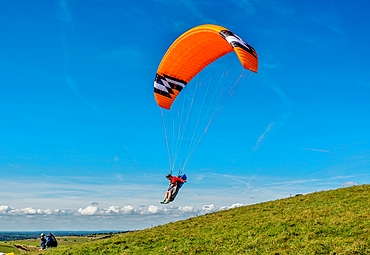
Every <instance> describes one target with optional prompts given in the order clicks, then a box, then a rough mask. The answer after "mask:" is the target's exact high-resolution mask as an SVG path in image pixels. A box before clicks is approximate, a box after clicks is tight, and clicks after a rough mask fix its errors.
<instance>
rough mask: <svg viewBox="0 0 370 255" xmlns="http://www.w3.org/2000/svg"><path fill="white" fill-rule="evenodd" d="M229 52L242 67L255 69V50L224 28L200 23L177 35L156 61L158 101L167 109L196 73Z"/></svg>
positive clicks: (256, 63) (155, 86) (256, 61)
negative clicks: (232, 53) (234, 54)
mask: <svg viewBox="0 0 370 255" xmlns="http://www.w3.org/2000/svg"><path fill="white" fill-rule="evenodd" d="M232 51H234V52H235V53H236V55H237V56H238V58H239V60H240V62H241V64H242V65H243V67H244V68H246V69H248V70H251V71H253V72H257V69H258V56H257V52H256V51H255V49H254V48H253V47H252V46H250V45H249V44H248V43H247V42H245V41H243V40H242V39H241V38H240V37H239V36H237V35H236V34H234V33H233V32H231V31H230V30H228V29H226V28H224V27H221V26H218V25H210V24H208V25H200V26H197V27H194V28H192V29H190V30H188V31H187V32H185V33H183V34H182V35H180V37H178V38H177V39H176V40H175V42H174V43H173V44H172V45H171V46H170V48H169V49H168V50H167V52H166V54H165V55H164V57H163V58H162V61H161V63H160V64H159V67H158V70H157V73H156V77H155V81H154V97H155V100H156V101H157V104H158V105H159V106H160V107H162V108H165V109H170V107H171V105H172V103H173V101H174V100H175V98H176V97H177V95H178V94H179V93H180V91H181V90H182V89H183V88H184V87H185V86H186V84H187V83H188V82H190V80H191V79H192V78H193V77H194V76H195V75H196V74H197V73H199V72H200V71H201V70H202V69H203V68H205V67H206V66H207V65H209V64H210V63H212V62H213V61H215V60H216V59H218V58H220V57H222V56H224V55H225V54H227V53H230V52H232Z"/></svg>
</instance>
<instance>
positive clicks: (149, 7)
mask: <svg viewBox="0 0 370 255" xmlns="http://www.w3.org/2000/svg"><path fill="white" fill-rule="evenodd" d="M369 11H370V5H369V4H368V3H367V1H355V2H353V1H309V2H308V1H304V2H302V1H273V0H266V1H255V0H233V1H228V3H227V4H225V2H224V1H219V0H209V1H207V0H206V1H184V0H183V1H167V0H158V1H130V3H127V2H125V1H118V0H105V1H103V0H95V1H89V2H88V3H87V2H83V1H72V0H70V1H67V0H60V1H56V0H55V1H42V2H38V3H35V2H30V1H28V2H27V1H8V2H7V3H4V4H3V7H2V10H1V15H0V22H1V23H2V26H1V28H0V33H1V40H0V82H1V83H0V86H1V93H0V109H1V111H0V119H1V123H2V125H1V132H0V175H1V185H0V194H1V195H0V230H45V231H46V230H55V229H59V230H63V229H67V230H101V229H117V230H128V229H141V228H146V227H150V226H153V225H157V224H163V223H166V222H169V221H174V220H178V219H184V218H188V217H192V216H195V215H199V214H202V213H207V212H213V211H217V210H222V209H227V208H230V207H233V206H239V205H247V204H253V203H259V202H263V201H269V200H275V199H279V198H285V197H289V196H290V195H294V194H297V193H309V192H315V191H320V190H328V189H336V188H340V187H342V186H346V185H351V184H367V183H369V182H370V174H369V170H370V169H369V168H370V156H369V155H370V153H369V152H370V139H369V138H370V133H369V130H370V118H369V114H370V101H369V100H368V98H369V96H370V70H369V58H370V48H369V47H368V42H369V41H370V33H369V29H368V25H367V24H370V20H369V19H370V18H369V15H368V13H369ZM207 23H212V24H218V25H221V26H224V27H226V28H228V29H230V30H231V31H233V32H234V33H236V34H237V35H239V36H240V37H242V38H243V39H244V40H246V41H247V42H248V43H250V44H251V45H252V46H253V47H254V48H255V49H256V51H257V53H258V55H259V71H258V73H257V74H252V75H250V73H248V72H245V76H244V77H243V78H242V80H241V81H239V82H238V86H237V89H236V91H235V93H234V95H233V96H232V98H231V99H230V101H229V102H228V104H227V105H226V107H225V108H224V109H223V110H222V111H221V113H220V115H219V116H218V118H217V119H216V121H215V122H214V123H213V124H212V126H211V128H210V129H209V131H208V132H207V134H206V136H204V139H203V140H202V141H201V143H200V145H199V147H198V148H197V151H196V153H195V155H194V157H193V158H192V160H191V162H190V164H189V165H188V167H187V169H186V173H187V175H188V176H189V181H188V183H187V184H186V185H185V186H184V188H183V189H182V190H181V193H180V194H179V196H178V198H177V200H176V201H175V202H174V203H172V204H170V205H166V206H163V205H160V204H159V201H160V200H161V199H162V198H163V195H164V192H165V190H166V188H167V180H166V179H165V178H164V175H165V174H166V173H167V172H168V170H169V160H168V157H167V148H166V143H165V135H164V128H163V120H162V116H161V111H160V109H159V107H158V106H157V105H156V103H155V100H154V97H153V81H154V77H155V72H156V70H157V67H158V65H159V62H160V60H161V58H162V56H163V55H164V53H165V52H166V50H167V48H168V47H169V46H170V45H171V43H172V42H173V41H174V40H175V39H176V38H177V37H178V36H179V35H180V34H182V33H183V32H185V31H186V30H188V29H190V28H192V27H194V26H197V25H200V24H207ZM219 67H222V68H223V71H230V72H231V71H235V70H237V72H239V71H240V69H239V68H240V67H239V63H238V60H237V59H236V58H235V57H234V56H232V54H229V55H228V56H226V57H225V58H224V59H220V60H219V61H217V63H215V64H214V65H212V66H211V67H210V68H211V69H210V70H211V71H210V72H208V69H207V70H204V72H202V74H200V75H199V77H197V81H202V82H205V81H208V79H209V76H211V77H212V78H213V79H214V80H216V81H217V80H218V79H220V78H218V77H219V75H220V72H219ZM210 73H212V74H211V75H210ZM221 73H222V72H221ZM193 84H196V81H192V82H191V83H189V84H188V86H189V87H190V86H191V85H193Z"/></svg>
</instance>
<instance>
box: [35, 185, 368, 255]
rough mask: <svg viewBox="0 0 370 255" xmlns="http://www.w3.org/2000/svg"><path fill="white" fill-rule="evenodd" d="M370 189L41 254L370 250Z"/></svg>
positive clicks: (282, 203)
mask: <svg viewBox="0 0 370 255" xmlns="http://www.w3.org/2000/svg"><path fill="white" fill-rule="evenodd" d="M369 195H370V185H362V186H354V187H349V188H342V189H337V190H331V191H323V192H316V193H312V194H308V195H304V196H296V197H291V198H286V199H281V200H277V201H271V202H266V203H260V204H256V205H251V206H244V207H239V208H235V209H231V210H225V211H220V212H217V213H212V214H207V215H203V216H199V217H194V218H191V219H188V220H183V221H178V222H175V223H169V224H166V225H162V226H158V227H154V228H150V229H145V230H141V231H136V232H128V233H124V234H116V235H113V236H112V237H110V238H106V239H102V240H96V241H91V242H87V243H83V244H76V245H61V246H60V247H58V248H56V249H51V250H49V251H46V252H43V253H42V254H45V255H54V254H64V255H67V254H71V255H72V254H73V255H77V254H86V255H88V254H89V255H91V254H117V255H118V254H119V255H123V254H273V255H282V254H295V255H296V254H336V255H338V254H370V210H369V209H368V208H369V202H370V201H369V200H370V199H369ZM29 254H39V253H37V252H34V253H29Z"/></svg>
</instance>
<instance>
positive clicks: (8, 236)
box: [0, 230, 127, 241]
mask: <svg viewBox="0 0 370 255" xmlns="http://www.w3.org/2000/svg"><path fill="white" fill-rule="evenodd" d="M124 232H127V231H118V230H98V231H68V230H63V231H58V230H57V231H42V230H40V231H0V241H15V240H23V239H34V238H39V237H40V234H41V233H44V234H45V235H47V234H49V233H53V234H54V235H55V236H56V237H58V236H89V235H98V234H117V233H124Z"/></svg>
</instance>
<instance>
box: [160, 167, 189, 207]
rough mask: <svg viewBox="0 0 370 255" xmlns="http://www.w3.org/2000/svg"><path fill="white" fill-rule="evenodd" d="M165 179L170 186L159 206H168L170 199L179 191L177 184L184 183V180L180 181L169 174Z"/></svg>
mask: <svg viewBox="0 0 370 255" xmlns="http://www.w3.org/2000/svg"><path fill="white" fill-rule="evenodd" d="M166 178H167V179H168V180H169V181H170V186H169V187H168V189H167V191H166V194H165V195H164V199H163V201H162V202H161V204H168V203H169V202H171V201H172V200H171V197H173V196H174V195H175V194H176V192H177V191H178V189H179V185H178V184H177V182H185V180H183V179H181V178H180V177H177V176H172V175H171V174H166ZM173 198H174V197H173Z"/></svg>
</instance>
